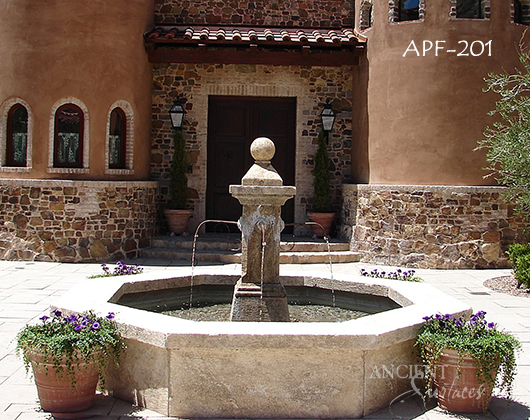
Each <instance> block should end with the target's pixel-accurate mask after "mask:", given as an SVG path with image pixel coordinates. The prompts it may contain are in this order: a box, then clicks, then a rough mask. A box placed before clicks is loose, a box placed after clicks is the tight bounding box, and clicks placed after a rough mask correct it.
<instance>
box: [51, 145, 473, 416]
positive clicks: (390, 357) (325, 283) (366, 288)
mask: <svg viewBox="0 0 530 420" xmlns="http://www.w3.org/2000/svg"><path fill="white" fill-rule="evenodd" d="M259 144H263V145H264V146H263V148H260V147H258V149H259V150H258V151H253V153H252V154H253V155H254V157H255V158H256V165H254V166H253V167H252V168H251V170H249V172H248V173H247V175H245V177H244V179H243V181H242V185H239V186H231V192H232V194H233V195H234V196H235V197H236V198H238V200H240V201H241V203H242V204H243V215H242V217H241V219H240V221H239V226H240V228H241V230H242V247H243V250H242V252H243V255H244V257H243V260H242V273H243V276H239V275H235V274H229V273H226V270H227V269H232V270H233V267H197V268H196V271H195V272H193V273H191V275H190V270H191V268H190V269H187V268H182V267H176V268H174V269H172V270H166V271H163V272H151V273H149V272H146V273H143V274H139V275H135V276H126V277H125V276H120V277H107V278H102V279H90V280H87V282H88V283H87V284H79V285H78V286H76V287H75V288H74V289H72V290H71V291H70V292H68V293H66V294H65V295H63V297H62V298H61V299H60V300H59V301H58V302H57V304H56V305H55V307H57V308H60V309H62V310H64V311H73V312H82V311H84V310H88V309H94V310H96V311H97V312H101V313H107V312H116V313H117V320H118V322H120V324H121V328H122V331H123V335H124V337H125V340H126V344H127V351H126V352H125V353H124V355H123V357H122V359H121V361H120V365H119V366H118V367H113V368H111V370H110V372H109V377H108V379H107V386H108V387H109V389H110V390H111V392H112V393H113V395H114V396H116V397H118V398H122V399H125V400H128V401H131V402H133V403H135V404H137V405H139V406H143V407H147V408H149V409H152V410H154V411H158V412H160V413H162V414H164V415H166V416H176V417H185V418H192V417H202V418H206V417H215V418H358V417H362V416H366V415H368V414H370V413H372V412H373V411H375V410H377V409H379V408H382V407H384V406H387V405H388V404H390V403H391V401H393V400H394V399H395V398H396V397H397V396H399V395H402V394H403V393H405V392H407V391H410V389H411V380H412V378H410V377H408V376H407V375H403V372H408V369H409V368H410V367H411V366H412V367H414V365H415V364H416V363H418V362H417V360H416V358H415V357H414V354H413V343H414V340H415V338H416V335H417V331H418V328H419V325H420V324H421V323H422V317H423V316H425V315H427V314H432V313H436V312H442V313H449V314H453V315H455V316H459V315H461V314H462V313H464V312H470V311H471V310H470V308H469V307H468V306H466V305H463V304H462V303H460V302H458V301H456V300H455V299H453V298H451V297H449V296H447V295H444V294H443V293H441V292H439V291H438V290H436V289H434V288H432V287H430V286H428V285H426V284H421V283H409V282H402V281H396V280H385V279H372V278H366V277H362V276H360V275H355V274H353V273H352V274H350V275H334V276H333V279H330V278H329V276H328V273H318V272H316V273H314V274H313V275H311V276H308V275H303V274H301V273H300V272H299V271H298V272H292V273H291V275H287V271H288V270H289V268H288V267H282V269H283V270H285V273H283V275H282V276H280V275H279V263H278V262H279V260H278V258H279V233H280V231H281V229H282V227H283V222H282V221H281V219H280V213H279V211H280V207H281V205H282V204H283V203H284V202H285V201H286V200H287V199H289V198H290V197H292V196H293V195H294V192H295V190H294V187H284V186H283V185H281V178H280V177H279V176H277V174H275V171H274V170H273V168H272V167H271V166H270V162H269V161H270V159H271V158H272V156H273V153H271V147H270V143H269V141H265V140H260V141H259V142H258V143H256V145H259ZM258 191H259V193H258ZM263 195H264V196H265V197H263ZM263 243H266V246H263ZM222 270H225V273H224V274H222ZM192 285H193V296H196V295H199V294H200V293H203V291H208V293H213V294H215V293H217V291H218V290H221V289H223V290H225V289H227V288H228V289H229V290H234V286H235V291H234V292H233V302H234V309H233V310H232V319H234V320H235V319H238V320H243V319H251V320H256V321H259V320H260V310H263V313H262V314H261V317H266V318H267V319H268V320H270V321H275V320H281V321H286V320H287V319H288V316H289V314H288V310H287V309H286V308H285V305H284V302H285V296H284V295H285V290H286V289H287V290H288V291H289V290H290V289H292V290H296V291H298V293H299V294H301V295H304V296H305V297H306V298H307V297H309V298H311V299H313V298H315V299H317V300H318V299H324V298H323V297H322V296H323V295H325V296H327V297H326V299H328V300H333V302H335V299H336V301H337V306H341V305H346V306H348V305H357V304H360V305H361V306H364V307H366V308H368V310H369V312H373V313H374V314H372V315H369V316H365V317H361V318H358V319H353V320H350V321H345V322H334V323H332V322H320V323H313V322H298V323H289V322H252V321H249V322H195V321H191V320H188V319H185V318H178V317H170V316H166V315H162V314H160V313H154V312H149V311H146V310H143V309H141V308H144V307H148V306H149V305H154V306H156V305H162V306H163V305H165V302H166V301H168V300H171V299H172V298H173V297H174V295H175V294H176V293H179V291H184V293H188V294H186V295H185V297H184V299H189V290H190V288H191V286H192ZM332 292H333V293H332ZM331 294H333V297H332V298H331V297H330V296H331ZM262 299H263V300H262ZM265 299H266V301H267V303H265ZM130 302H136V303H137V305H129V303H130ZM260 303H263V305H261V304H260ZM385 308H386V309H391V308H394V309H391V310H386V311H381V310H382V309H385ZM265 312H266V313H265ZM381 372H383V373H384V374H383V375H381Z"/></svg>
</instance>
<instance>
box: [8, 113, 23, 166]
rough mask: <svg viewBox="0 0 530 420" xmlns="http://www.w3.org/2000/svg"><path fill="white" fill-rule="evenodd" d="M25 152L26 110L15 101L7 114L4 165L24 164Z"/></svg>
mask: <svg viewBox="0 0 530 420" xmlns="http://www.w3.org/2000/svg"><path fill="white" fill-rule="evenodd" d="M27 154H28V110H27V109H26V107H24V106H23V105H21V104H19V103H17V104H15V105H13V106H12V107H11V109H10V110H9V112H8V114H7V130H6V166H18V167H21V166H22V167H24V166H26V165H27Z"/></svg>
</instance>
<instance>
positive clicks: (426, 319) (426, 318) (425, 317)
mask: <svg viewBox="0 0 530 420" xmlns="http://www.w3.org/2000/svg"><path fill="white" fill-rule="evenodd" d="M423 319H424V320H425V321H428V320H429V319H431V317H430V316H424V317H423Z"/></svg>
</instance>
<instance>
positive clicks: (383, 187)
mask: <svg viewBox="0 0 530 420" xmlns="http://www.w3.org/2000/svg"><path fill="white" fill-rule="evenodd" d="M342 188H344V189H348V190H353V191H388V190H392V191H398V192H406V193H410V192H413V191H421V192H425V191H434V192H455V193H474V192H477V193H482V192H485V191H486V192H491V193H502V192H505V191H506V187H502V186H497V185H403V184H399V185H390V184H342Z"/></svg>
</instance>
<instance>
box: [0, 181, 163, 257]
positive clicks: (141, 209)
mask: <svg viewBox="0 0 530 420" xmlns="http://www.w3.org/2000/svg"><path fill="white" fill-rule="evenodd" d="M157 190H158V187H157V183H156V182H139V181H137V182H112V181H66V180H13V179H11V180H7V179H4V180H2V181H1V182H0V258H1V259H5V260H25V261H32V260H34V261H62V262H90V261H106V260H117V259H120V258H125V257H127V258H135V257H138V255H139V249H140V248H144V247H146V246H149V244H150V238H151V237H152V236H153V235H154V229H155V215H156V207H157V197H158V194H157Z"/></svg>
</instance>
